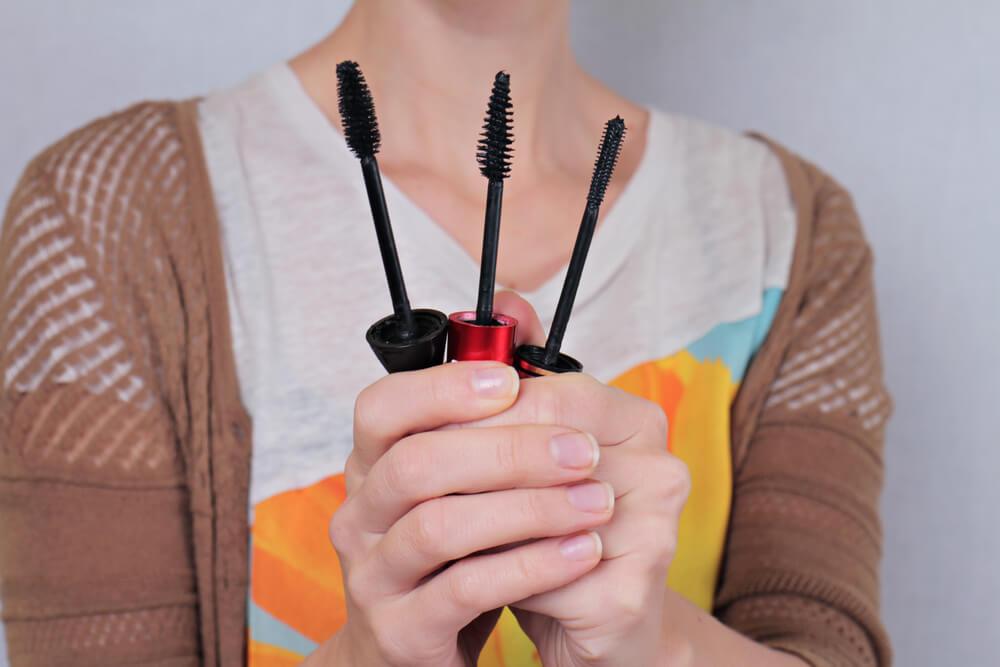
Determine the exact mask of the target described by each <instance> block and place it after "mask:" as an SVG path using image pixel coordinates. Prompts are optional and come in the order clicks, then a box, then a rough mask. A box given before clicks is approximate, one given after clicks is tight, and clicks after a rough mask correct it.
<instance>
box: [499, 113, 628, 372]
mask: <svg viewBox="0 0 1000 667" xmlns="http://www.w3.org/2000/svg"><path fill="white" fill-rule="evenodd" d="M624 138H625V121H623V120H622V119H621V118H620V117H619V116H615V117H614V118H612V119H611V120H609V121H608V122H607V123H606V124H605V125H604V135H603V136H602V137H601V146H600V148H599V149H598V151H597V161H596V162H595V163H594V175H593V176H592V177H591V179H590V191H589V192H588V193H587V207H586V208H585V209H584V211H583V219H582V220H581V221H580V231H579V232H577V235H576V244H575V245H574V246H573V255H572V257H571V258H570V260H569V267H568V268H567V269H566V279H565V281H563V288H562V292H561V293H560V294H559V304H558V305H557V306H556V314H555V317H553V319H552V327H551V328H550V329H549V337H548V339H547V340H546V341H545V347H544V348H542V347H539V346H537V345H522V346H520V347H518V348H517V352H516V353H515V356H516V362H515V365H516V366H517V369H518V371H520V373H521V375H522V376H525V377H532V376H538V375H551V374H554V373H568V372H574V371H575V372H579V371H582V370H583V364H581V363H580V362H579V361H577V360H576V359H574V358H573V357H571V356H569V355H567V354H562V353H561V352H560V351H559V350H560V348H561V347H562V341H563V336H564V335H565V334H566V325H567V324H569V316H570V314H571V313H572V312H573V302H574V301H575V300H576V291H577V289H578V288H579V287H580V277H581V276H582V275H583V265H584V264H585V263H586V261H587V253H588V252H589V251H590V242H591V240H592V239H593V238H594V230H595V229H596V228H597V218H598V215H599V214H600V212H601V203H602V202H603V201H604V194H605V192H606V191H607V189H608V182H609V181H610V180H611V175H612V173H614V170H615V165H616V164H617V162H618V156H619V155H620V154H621V149H622V140H623V139H624Z"/></svg>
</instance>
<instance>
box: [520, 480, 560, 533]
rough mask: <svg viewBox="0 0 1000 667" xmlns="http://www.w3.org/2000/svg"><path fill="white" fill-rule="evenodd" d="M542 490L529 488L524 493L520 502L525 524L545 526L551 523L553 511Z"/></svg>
mask: <svg viewBox="0 0 1000 667" xmlns="http://www.w3.org/2000/svg"><path fill="white" fill-rule="evenodd" d="M546 500H547V495H546V494H545V492H544V491H541V490H537V489H530V490H527V491H526V492H525V493H524V496H523V498H522V502H521V514H522V516H523V519H522V521H523V522H524V523H525V525H529V526H539V527H542V528H544V527H547V526H549V525H550V524H552V523H553V516H554V513H553V512H552V511H551V510H550V508H549V505H548V503H547V502H546Z"/></svg>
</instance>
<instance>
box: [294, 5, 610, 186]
mask: <svg viewBox="0 0 1000 667" xmlns="http://www.w3.org/2000/svg"><path fill="white" fill-rule="evenodd" d="M568 11H569V4H568V2H565V1H563V0H547V1H546V2H535V1H534V0H514V1H512V2H510V3H499V2H493V1H491V0H483V1H480V0H453V1H451V2H441V1H436V2H421V1H413V2H409V1H408V2H396V1H395V0H360V1H359V2H358V3H357V4H355V5H354V7H353V8H352V9H351V11H350V12H349V13H348V15H347V17H346V18H345V19H344V21H343V23H341V25H340V26H339V27H338V28H337V30H336V31H334V32H333V33H332V34H331V35H329V36H328V37H327V38H325V39H324V40H323V41H322V42H320V43H319V44H318V45H316V46H315V47H313V48H312V49H310V50H309V51H307V52H306V53H304V54H303V55H301V56H299V57H298V58H296V59H295V60H293V62H292V66H293V68H294V69H295V70H296V73H297V74H298V75H299V77H300V79H301V80H302V81H303V84H304V85H305V87H306V89H307V91H308V92H309V94H310V95H311V96H312V97H313V98H314V99H315V100H316V101H317V103H318V104H319V105H320V107H321V108H322V109H323V111H324V112H325V113H326V114H327V116H328V117H330V119H331V120H332V121H334V122H337V123H339V117H338V113H337V99H336V80H335V74H334V67H335V65H336V63H337V62H339V61H340V60H346V59H350V60H356V61H358V62H359V63H360V65H361V67H362V69H363V71H364V73H365V77H366V78H367V80H368V83H369V85H370V86H371V88H372V93H373V95H374V97H375V102H376V108H377V110H378V116H379V123H380V126H381V129H382V135H383V137H384V139H385V141H384V143H383V146H384V148H383V151H382V153H381V154H380V161H381V162H382V163H383V167H388V168H389V170H390V171H391V170H392V169H393V166H396V167H401V168H406V167H407V166H409V165H414V166H415V165H422V166H423V168H430V169H435V170H438V171H442V172H443V171H445V170H446V169H447V170H449V171H451V175H452V177H453V178H454V177H456V176H457V177H458V178H459V179H460V183H456V185H462V186H468V187H469V188H477V189H479V188H480V186H481V178H480V177H479V175H478V171H477V169H476V163H475V160H474V157H473V156H474V154H475V144H476V141H477V139H478V137H479V132H480V126H481V124H482V118H483V113H484V111H485V105H486V100H487V98H488V96H489V90H490V85H491V84H492V81H493V75H494V74H495V73H496V72H497V71H499V70H506V71H507V72H509V73H510V74H511V90H512V96H513V101H514V119H515V141H516V143H515V150H516V158H515V160H516V161H517V163H518V164H517V168H516V169H515V170H514V176H513V177H512V179H511V187H512V188H513V189H517V188H518V181H519V180H524V181H525V182H527V181H528V179H529V178H537V177H538V176H539V175H540V174H539V172H545V171H554V170H565V169H566V167H567V166H568V165H579V164H580V160H581V158H582V159H583V161H584V164H588V163H589V162H590V160H591V159H592V158H590V157H589V156H588V155H586V154H584V155H580V150H579V149H580V148H582V147H586V153H590V152H592V150H593V149H592V147H591V144H594V143H595V137H596V136H599V135H596V134H595V129H597V130H599V128H600V127H601V125H602V124H603V121H604V120H605V119H606V118H607V117H609V116H613V115H614V113H615V111H614V110H611V109H610V108H609V109H608V110H607V111H603V112H602V111H600V110H598V109H595V108H594V104H593V101H594V100H595V99H599V97H598V96H595V95H594V94H593V92H594V90H593V89H594V88H597V87H599V86H598V84H596V82H594V81H593V80H592V79H591V78H590V77H589V76H588V75H587V74H586V73H584V72H583V70H582V69H581V68H580V67H579V65H578V64H577V62H576V59H575V58H574V56H573V53H572V51H571V49H570V44H569V36H568V31H567V29H566V26H567V23H568V16H567V13H568ZM484 26H486V28H484ZM527 165H531V166H530V167H529V166H527ZM519 175H520V176H521V177H522V178H520V179H519V178H517V177H518V176H519Z"/></svg>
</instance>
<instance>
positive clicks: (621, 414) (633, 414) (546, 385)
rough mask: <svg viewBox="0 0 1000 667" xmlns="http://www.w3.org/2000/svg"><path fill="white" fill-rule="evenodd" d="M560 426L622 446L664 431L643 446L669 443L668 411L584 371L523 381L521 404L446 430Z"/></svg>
mask: <svg viewBox="0 0 1000 667" xmlns="http://www.w3.org/2000/svg"><path fill="white" fill-rule="evenodd" d="M507 424H558V425H560V426H564V427H566V428H572V429H576V430H579V431H584V432H587V433H591V434H593V435H594V437H595V438H597V441H598V442H599V443H600V444H601V445H618V444H622V443H624V442H626V441H629V440H632V439H633V438H634V437H635V436H636V435H638V434H639V433H640V432H643V431H646V432H651V431H658V432H661V433H662V440H658V441H656V442H652V441H651V440H650V439H649V438H642V439H640V441H641V442H642V443H643V444H652V445H653V446H655V447H656V448H659V449H662V448H663V447H666V433H667V423H666V415H665V414H664V412H663V410H662V409H661V408H660V407H659V406H657V405H656V404H654V403H651V402H650V401H646V400H643V399H641V398H637V397H635V396H632V395H631V394H628V393H626V392H624V391H622V390H620V389H617V388H615V387H609V386H608V385H605V384H602V383H600V382H598V381H597V380H595V379H594V378H593V377H591V376H589V375H586V374H584V373H564V374H562V375H551V376H547V377H540V378H533V379H531V380H528V381H525V382H522V383H521V388H520V390H519V392H518V396H517V400H516V402H515V403H514V404H513V405H512V406H511V407H510V408H508V409H507V410H505V411H503V412H500V413H495V414H493V415H491V416H489V417H485V418H480V419H477V420H475V421H468V422H465V423H461V424H458V425H455V426H448V427H446V428H459V429H460V428H468V427H482V426H503V425H507Z"/></svg>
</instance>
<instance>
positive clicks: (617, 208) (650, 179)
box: [264, 62, 672, 327]
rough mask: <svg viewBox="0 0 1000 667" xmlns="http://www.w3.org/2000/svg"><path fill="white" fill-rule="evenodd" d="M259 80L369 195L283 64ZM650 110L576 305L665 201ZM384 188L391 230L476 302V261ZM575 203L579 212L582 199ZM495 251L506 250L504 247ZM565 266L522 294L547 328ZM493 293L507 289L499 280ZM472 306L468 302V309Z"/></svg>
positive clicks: (350, 158) (666, 127) (320, 150)
mask: <svg viewBox="0 0 1000 667" xmlns="http://www.w3.org/2000/svg"><path fill="white" fill-rule="evenodd" d="M264 77H265V81H266V83H267V85H268V87H269V88H270V90H271V91H272V93H273V95H274V97H275V99H276V100H277V102H278V104H279V106H280V108H281V110H282V111H283V112H284V113H285V114H286V115H287V117H288V118H289V120H290V121H291V124H292V126H293V128H294V130H295V132H296V133H297V134H298V135H299V137H301V138H302V139H303V141H304V142H305V143H306V144H308V145H309V146H310V147H312V149H313V150H314V151H315V152H316V153H317V157H318V158H319V159H322V160H324V161H325V162H327V163H330V164H331V165H333V166H334V167H335V168H336V169H338V170H341V169H343V170H345V171H348V172H349V173H351V174H353V175H356V176H357V178H355V179H354V182H356V187H357V189H358V191H359V193H361V194H362V195H363V196H367V195H365V194H364V185H363V182H362V179H361V177H360V174H355V173H354V172H355V171H357V169H356V167H357V164H356V163H357V158H356V157H355V156H354V154H353V153H351V151H350V149H349V148H348V146H347V142H346V140H345V139H344V137H343V135H342V134H341V133H340V132H338V131H337V129H336V128H335V127H334V126H333V124H332V123H330V122H329V120H328V119H327V117H326V115H325V114H324V113H323V111H322V109H320V108H319V106H318V105H317V104H316V102H315V101H314V100H313V99H312V97H310V96H309V94H308V92H307V91H306V90H305V88H304V87H303V86H302V83H301V81H300V80H299V78H298V76H297V75H296V74H295V72H294V71H293V70H292V68H291V67H290V66H289V65H288V63H285V62H282V63H278V64H277V65H274V66H272V67H271V68H270V69H268V70H266V71H265V72H264ZM647 111H648V113H649V122H648V124H647V129H646V145H645V149H644V151H643V155H642V157H641V158H640V161H639V165H638V166H637V167H636V170H635V171H634V172H633V174H632V177H631V178H630V179H629V181H628V183H626V184H625V188H624V189H623V190H622V192H621V193H620V194H619V196H618V198H617V199H616V200H615V202H614V203H613V204H612V206H611V208H609V209H608V210H607V211H606V212H605V213H604V216H603V219H602V220H601V224H600V225H599V226H598V228H597V231H596V232H595V234H594V239H593V242H592V244H591V247H590V252H589V254H588V258H587V268H586V271H584V275H583V278H582V279H581V281H580V287H579V290H578V292H577V297H576V302H575V306H574V307H575V308H579V307H581V306H582V305H584V304H585V303H586V302H587V301H589V300H591V299H592V298H593V297H594V296H596V295H597V294H598V293H599V292H600V290H601V288H602V286H604V285H605V284H606V283H607V282H608V281H609V280H610V279H611V278H613V277H614V275H615V274H616V273H617V272H618V270H619V269H620V267H621V266H622V265H623V264H624V263H625V262H626V261H627V259H628V256H629V253H630V251H631V249H632V248H633V247H634V245H635V244H636V243H637V242H639V240H640V239H641V238H642V236H643V230H644V228H645V225H646V224H648V222H649V220H650V215H649V211H650V207H651V206H652V205H653V204H654V202H655V201H656V200H657V199H658V198H662V196H663V194H664V193H663V192H662V189H663V186H664V185H665V184H667V183H669V182H670V180H669V179H668V178H666V173H667V169H668V164H667V160H666V156H667V152H668V150H669V147H670V144H671V141H672V136H671V132H670V121H669V118H667V117H666V116H665V115H664V114H662V113H661V112H659V111H657V110H655V109H647ZM382 183H383V186H384V188H385V196H386V202H387V204H388V207H389V212H390V214H391V216H392V220H393V226H394V227H395V228H397V229H399V228H401V226H403V225H412V226H413V227H414V228H415V229H414V231H415V232H416V233H413V234H411V236H412V237H413V238H412V239H411V240H410V241H409V242H411V243H412V242H413V241H414V240H415V241H416V242H417V243H419V244H420V245H421V247H420V248H419V252H420V256H421V257H425V258H427V260H428V261H430V262H445V263H446V264H438V265H446V266H450V267H452V277H453V278H454V280H455V282H456V284H457V285H459V286H460V287H461V288H462V289H463V290H467V291H468V292H469V293H470V295H471V296H472V297H473V298H474V295H475V290H476V287H477V285H478V279H479V264H478V262H476V260H475V259H473V257H472V256H471V255H470V254H469V253H468V252H466V250H465V248H463V247H462V246H461V244H459V243H458V241H457V240H456V239H455V238H453V237H452V236H451V235H450V234H448V233H447V232H446V231H445V230H444V228H443V227H441V226H440V225H439V224H438V223H437V222H435V221H434V219H433V218H432V217H431V216H430V214H429V213H428V212H427V211H425V210H424V209H423V208H421V207H420V206H419V205H417V203H416V202H414V201H413V199H411V198H410V197H409V196H408V195H407V194H406V193H405V192H403V191H402V190H401V189H400V188H399V187H397V186H396V184H395V183H394V182H393V181H392V179H390V178H386V177H385V176H384V175H383V177H382ZM580 205H581V211H582V206H583V199H582V198H581V200H580ZM500 251H501V252H503V246H502V245H501V248H500ZM566 268H567V263H563V265H562V266H561V267H560V268H559V270H558V271H556V272H555V273H554V274H553V275H552V276H550V277H549V278H547V279H546V280H545V282H543V283H542V284H541V285H540V286H539V287H537V288H536V289H534V290H532V291H530V292H523V291H522V292H519V293H520V294H521V296H523V297H524V298H525V299H527V300H528V301H529V302H530V303H531V304H532V305H533V306H534V307H535V309H536V311H537V312H538V315H539V317H540V318H541V320H542V322H543V324H545V325H546V327H547V325H548V323H549V321H550V320H551V317H552V315H553V314H554V312H555V306H556V303H557V302H558V299H559V293H560V291H561V290H562V283H563V280H564V277H565V274H566ZM497 289H498V290H500V289H508V288H507V287H506V286H505V285H502V284H499V283H498V284H497ZM472 303H473V302H471V301H470V306H471V305H472Z"/></svg>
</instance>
